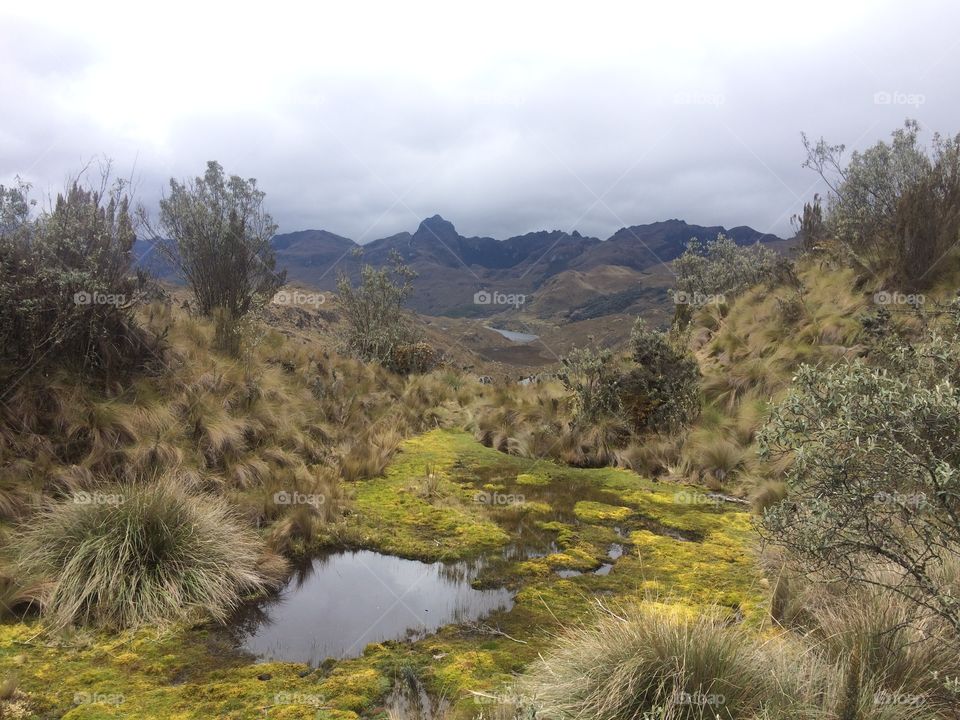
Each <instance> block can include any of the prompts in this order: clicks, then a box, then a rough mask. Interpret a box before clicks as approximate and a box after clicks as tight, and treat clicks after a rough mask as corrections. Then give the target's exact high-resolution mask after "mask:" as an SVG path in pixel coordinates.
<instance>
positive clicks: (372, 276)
mask: <svg viewBox="0 0 960 720" xmlns="http://www.w3.org/2000/svg"><path fill="white" fill-rule="evenodd" d="M390 260H391V262H392V263H393V267H392V268H380V269H377V268H375V267H373V266H372V265H364V266H363V268H362V269H361V271H360V285H359V286H358V287H356V288H355V287H353V285H352V284H351V282H350V279H349V278H348V277H347V276H346V274H345V273H342V272H341V273H340V276H339V278H338V280H337V294H338V296H339V300H340V306H341V308H342V310H343V316H344V319H345V320H346V323H347V331H346V338H345V344H346V349H347V352H349V353H350V354H351V355H353V356H355V357H358V358H360V359H361V360H365V361H367V362H378V363H380V364H381V365H384V366H385V367H390V366H391V365H392V364H393V361H394V359H395V352H397V348H398V347H399V346H404V345H412V344H414V343H416V342H417V330H416V328H415V326H414V325H413V323H412V322H411V320H410V318H409V317H408V315H407V313H406V311H405V310H404V307H403V306H404V303H405V302H406V301H407V299H408V298H409V297H410V295H411V294H412V293H413V279H414V278H415V277H416V273H415V272H414V271H413V269H411V268H410V267H409V266H408V265H405V264H404V263H403V260H402V259H401V257H400V255H399V253H396V252H393V253H392V254H391V256H390ZM397 369H398V370H402V369H403V368H400V367H399V366H397Z"/></svg>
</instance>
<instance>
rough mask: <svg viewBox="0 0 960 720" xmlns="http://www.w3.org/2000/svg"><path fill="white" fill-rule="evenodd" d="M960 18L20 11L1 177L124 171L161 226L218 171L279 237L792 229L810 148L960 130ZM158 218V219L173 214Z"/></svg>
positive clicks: (952, 11) (287, 9) (866, 6)
mask: <svg viewBox="0 0 960 720" xmlns="http://www.w3.org/2000/svg"><path fill="white" fill-rule="evenodd" d="M958 8H960V5H958V3H956V2H955V0H954V1H953V2H926V1H923V0H920V1H919V2H916V1H914V2H910V3H907V2H903V0H899V1H898V2H882V1H878V0H873V1H872V2H848V1H846V0H840V1H837V0H829V1H821V0H807V1H805V2H803V3H778V2H771V1H770V0H763V1H762V2H729V1H726V2H715V1H711V2H701V3H689V2H678V1H677V0H670V1H669V2H665V3H641V2H630V3H623V4H618V3H599V2H598V3H586V2H583V1H582V0H581V1H580V2H577V3H575V4H569V5H567V4H563V3H558V2H555V1H552V2H547V3H531V2H520V1H519V0H514V2H510V3H496V2H485V3H482V4H471V5H470V6H469V9H468V6H467V4H465V3H454V2H449V0H447V1H445V2H438V3H411V2H400V3H397V2H391V3H382V4H372V3H364V2H355V1H353V0H351V1H350V2H338V3H307V2H297V3H289V4H288V3H285V2H278V1H276V0H273V1H271V2H262V1H261V2H258V3H256V4H251V5H249V6H244V5H243V4H241V3H237V2H232V3H229V4H227V5H224V6H223V7H222V8H220V9H216V8H214V7H213V6H212V5H211V6H209V7H208V6H207V3H204V2H200V1H199V0H194V1H193V2H189V3H182V4H181V3H178V2H163V3H150V4H144V5H142V6H140V4H138V3H129V2H124V3H117V4H116V5H112V6H111V5H108V4H99V3H96V2H75V1H73V2H70V3H64V4H62V5H60V4H56V3H48V2H42V1H41V2H37V3H25V2H21V3H17V4H15V5H14V7H11V8H8V9H4V10H0V87H2V92H3V107H2V108H0V182H3V183H9V181H10V180H11V179H12V178H13V177H14V176H15V175H17V174H19V175H21V176H22V177H23V178H25V179H27V180H29V181H31V182H32V183H34V186H35V188H36V190H35V195H36V194H43V193H46V192H50V191H56V190H57V189H59V188H61V187H62V186H63V184H64V181H65V178H67V177H68V176H69V175H70V174H71V173H73V172H76V171H77V170H78V169H79V168H81V167H82V166H83V165H84V164H85V163H86V162H88V161H89V160H91V159H96V158H100V157H109V158H112V159H113V161H114V163H115V167H116V169H117V170H118V171H119V172H120V173H121V174H123V175H129V174H131V173H132V174H133V175H134V176H135V177H136V178H137V196H138V199H139V200H140V201H141V202H143V203H144V204H145V205H146V206H147V207H148V208H155V207H156V201H157V198H158V197H159V196H160V193H161V192H162V191H163V188H164V185H165V182H166V180H167V179H168V178H169V177H171V176H176V177H184V176H189V175H196V174H199V173H202V171H203V168H204V166H205V163H206V161H207V160H208V159H217V160H219V161H220V162H221V163H222V164H223V165H224V167H225V169H226V170H227V172H229V173H231V174H238V175H242V176H245V177H256V178H257V179H258V180H259V182H260V185H261V187H262V188H263V189H264V190H265V191H266V192H267V201H268V206H269V209H270V210H271V212H272V213H273V215H274V217H275V218H276V220H277V221H278V223H279V224H280V229H281V232H283V231H290V230H298V229H305V228H324V229H327V230H330V231H333V232H336V233H339V234H341V235H346V236H348V237H352V238H354V239H356V240H359V241H361V242H365V241H368V240H371V239H374V238H377V237H382V236H384V235H388V234H392V233H394V232H398V231H401V230H413V229H414V228H416V226H417V223H418V222H419V220H420V219H422V218H423V217H426V216H429V215H432V214H434V213H440V214H441V215H443V216H444V217H446V218H447V219H449V220H451V221H453V222H454V223H455V225H456V226H457V229H458V230H459V231H460V232H461V233H463V234H465V235H492V236H494V237H501V238H502V237H507V236H509V235H514V234H519V233H523V232H527V231H530V230H536V229H541V228H546V229H563V230H567V231H572V230H579V231H580V232H582V233H584V234H590V235H597V236H599V237H602V238H606V237H608V236H609V235H610V234H612V233H613V232H614V231H615V230H616V229H618V228H620V227H622V226H624V225H633V224H638V223H645V222H652V221H655V220H662V219H666V218H671V217H679V218H682V219H685V220H688V221H689V222H693V223H699V224H722V225H726V226H732V225H741V224H746V225H751V226H753V227H755V228H757V229H759V230H763V231H771V232H776V233H778V234H781V235H786V234H790V223H789V220H790V216H791V215H792V214H793V213H795V212H797V211H798V210H799V209H800V207H801V206H802V202H803V201H804V200H807V199H809V198H810V197H811V196H812V195H813V193H814V192H815V191H816V190H817V189H818V187H817V186H816V185H815V184H814V183H815V181H816V177H815V176H814V175H813V174H812V173H811V171H809V170H804V169H802V168H801V163H802V161H803V157H804V153H803V148H802V145H801V141H800V132H801V131H806V132H807V133H808V134H810V135H812V136H815V137H819V136H821V135H822V136H825V137H826V138H827V139H829V140H832V141H836V142H844V143H846V144H847V145H848V146H849V147H856V148H863V147H865V146H867V145H869V144H872V143H874V142H876V141H877V140H878V139H881V138H886V137H888V136H889V133H890V131H891V130H892V129H894V128H895V127H898V126H899V125H901V124H902V122H903V120H904V118H906V117H912V118H916V119H917V120H919V121H920V122H921V124H922V125H923V127H924V128H926V129H927V130H929V131H935V130H939V131H941V132H943V133H956V132H958V131H960V98H958V88H960V72H958V70H960V32H958V28H960V9H958ZM154 212H155V210H154Z"/></svg>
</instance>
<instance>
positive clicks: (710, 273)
mask: <svg viewBox="0 0 960 720" xmlns="http://www.w3.org/2000/svg"><path fill="white" fill-rule="evenodd" d="M776 266H777V254H776V253H775V252H773V250H770V249H769V248H767V247H764V246H763V245H761V244H760V243H756V244H755V245H750V246H747V247H741V246H739V245H737V244H736V243H735V242H734V241H733V240H731V239H730V238H727V237H725V236H723V235H717V237H716V239H714V240H710V241H707V242H701V241H700V240H698V239H697V238H692V239H691V240H690V241H689V242H688V243H687V249H686V250H685V251H684V253H683V255H681V256H680V257H678V258H677V259H676V260H674V261H673V269H674V272H676V274H677V281H676V290H675V291H674V302H676V303H677V305H678V306H683V305H699V304H704V303H707V302H721V303H722V302H724V301H725V300H726V299H728V298H732V297H733V296H734V295H736V294H737V293H740V292H742V291H744V290H746V289H747V288H748V287H751V286H752V285H756V284H757V283H759V282H762V281H764V280H766V279H768V278H770V277H772V276H773V273H774V271H775V269H776Z"/></svg>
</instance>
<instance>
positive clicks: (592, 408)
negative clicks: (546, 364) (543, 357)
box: [557, 348, 621, 423]
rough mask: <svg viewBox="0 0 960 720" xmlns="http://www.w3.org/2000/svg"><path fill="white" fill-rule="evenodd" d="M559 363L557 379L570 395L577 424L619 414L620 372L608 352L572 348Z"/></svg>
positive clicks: (611, 354) (610, 353) (610, 352)
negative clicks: (571, 394)
mask: <svg viewBox="0 0 960 720" xmlns="http://www.w3.org/2000/svg"><path fill="white" fill-rule="evenodd" d="M560 362H561V365H562V369H561V371H560V372H559V373H558V375H557V377H558V378H559V379H560V382H561V383H563V387H564V388H565V389H566V390H567V391H569V392H571V393H573V398H574V407H575V410H574V413H575V416H576V420H577V421H578V422H581V423H590V422H595V421H596V420H598V419H599V418H601V417H607V416H611V415H616V414H617V413H619V412H620V408H621V406H620V397H619V382H620V372H619V370H618V369H617V366H616V363H615V361H614V357H613V352H612V351H610V350H606V349H604V350H592V349H590V348H574V349H573V350H572V351H571V352H570V354H569V355H567V356H565V357H563V358H561V361H560Z"/></svg>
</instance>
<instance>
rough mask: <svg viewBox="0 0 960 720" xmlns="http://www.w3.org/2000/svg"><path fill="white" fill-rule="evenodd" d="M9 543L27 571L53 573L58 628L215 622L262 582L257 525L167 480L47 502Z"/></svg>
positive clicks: (52, 612)
mask: <svg viewBox="0 0 960 720" xmlns="http://www.w3.org/2000/svg"><path fill="white" fill-rule="evenodd" d="M78 499H80V500H89V502H78V501H77V500H78ZM14 548H15V551H16V553H17V555H18V557H19V561H20V565H21V567H22V568H23V570H24V572H25V573H26V574H27V575H28V576H30V577H38V578H49V579H50V580H51V581H52V585H51V587H50V590H49V593H48V594H47V597H46V598H45V600H44V613H45V614H46V615H47V617H48V618H49V619H50V620H52V621H53V623H54V624H55V625H57V626H61V627H62V626H67V625H71V624H83V625H94V626H99V627H108V628H128V627H136V626H140V625H144V624H166V623H170V622H176V621H181V620H185V619H187V618H188V617H189V616H191V615H193V614H194V613H196V612H197V611H200V612H204V613H209V614H210V615H212V616H213V617H214V618H216V619H218V620H221V621H222V620H224V619H225V618H226V617H227V616H228V614H229V613H230V611H231V610H232V609H233V608H235V607H236V606H237V604H238V603H239V602H240V600H241V597H242V596H243V594H244V593H247V592H251V591H256V590H260V589H263V588H264V587H265V586H266V584H267V581H266V578H265V577H264V575H263V574H262V573H261V571H260V570H258V560H259V558H260V551H261V543H260V541H259V540H258V538H257V536H256V534H255V533H254V532H253V531H251V530H248V529H247V528H246V527H245V526H244V525H243V524H242V523H241V522H240V521H239V520H238V519H237V518H236V517H235V516H234V514H233V512H232V511H231V509H230V508H229V506H228V505H227V504H226V503H224V502H223V501H221V500H218V499H216V498H214V497H207V496H204V497H202V498H201V497H198V496H193V495H190V494H188V493H187V492H186V491H185V490H184V489H183V488H181V487H180V486H179V485H178V484H177V483H176V481H174V480H172V479H163V480H160V481H158V482H156V483H155V484H152V485H145V486H117V487H115V488H113V489H110V491H109V492H101V493H94V494H92V495H87V496H82V497H81V496H76V497H74V498H73V500H67V501H64V502H58V503H56V504H54V505H51V506H50V507H49V508H47V509H45V510H44V511H42V512H41V513H40V514H39V515H38V516H36V517H34V519H33V520H32V522H31V526H30V527H29V528H26V529H25V530H24V532H23V533H22V534H21V535H20V536H19V537H18V538H17V539H16V541H15V544H14Z"/></svg>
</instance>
